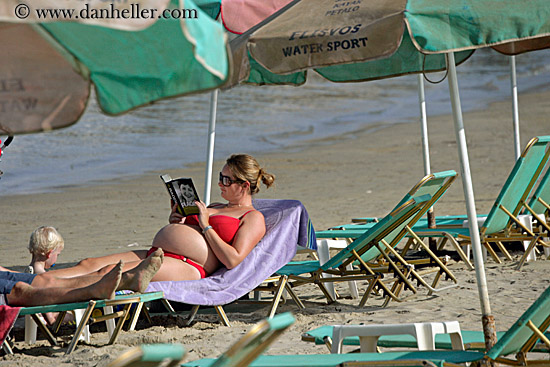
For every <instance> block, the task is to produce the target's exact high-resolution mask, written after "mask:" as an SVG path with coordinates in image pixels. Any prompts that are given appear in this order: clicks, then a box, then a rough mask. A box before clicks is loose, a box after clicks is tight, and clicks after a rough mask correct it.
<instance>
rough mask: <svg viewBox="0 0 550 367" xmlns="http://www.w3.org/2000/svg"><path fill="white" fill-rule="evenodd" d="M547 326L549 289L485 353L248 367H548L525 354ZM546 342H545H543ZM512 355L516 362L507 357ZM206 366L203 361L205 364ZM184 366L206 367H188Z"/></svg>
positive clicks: (277, 358) (321, 358)
mask: <svg viewBox="0 0 550 367" xmlns="http://www.w3.org/2000/svg"><path fill="white" fill-rule="evenodd" d="M549 324H550V288H548V289H546V290H545V291H544V292H543V293H542V295H541V296H540V297H539V298H538V299H537V300H536V301H535V302H534V303H533V304H532V305H531V307H529V308H528V309H527V311H525V313H524V314H523V315H522V316H521V317H520V318H519V319H518V320H517V321H516V322H515V323H514V324H513V325H512V327H510V328H509V329H508V330H507V331H506V332H505V333H504V334H502V336H501V337H500V338H499V340H498V342H497V343H496V344H495V345H494V346H493V347H492V348H491V349H490V350H489V351H488V352H487V353H483V352H480V351H472V350H465V351H462V350H433V351H432V350H428V351H399V352H384V353H346V354H300V355H296V354H294V355H269V356H267V355H261V356H260V357H258V358H257V359H256V360H254V361H253V362H252V363H250V366H251V367H335V366H411V365H412V366H420V365H422V363H425V365H427V366H434V365H435V366H457V365H458V364H464V363H470V362H481V361H482V360H487V361H494V362H497V363H502V364H507V365H512V366H517V365H528V366H536V365H539V366H542V365H544V366H547V365H548V360H547V359H546V360H531V359H529V360H527V359H526V353H527V352H529V351H531V350H532V349H533V346H534V345H535V343H536V342H537V340H538V339H541V340H544V343H545V344H546V345H547V346H549V347H550V341H549V340H548V339H546V338H545V337H544V334H543V332H544V331H545V330H546V329H547V328H548V326H549ZM545 339H546V340H545ZM510 355H514V356H515V359H511V358H509V357H507V356H510ZM205 362H206V361H205ZM186 366H208V364H206V363H205V364H200V365H199V364H189V365H186Z"/></svg>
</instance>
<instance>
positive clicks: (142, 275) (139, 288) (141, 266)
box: [31, 249, 163, 292]
mask: <svg viewBox="0 0 550 367" xmlns="http://www.w3.org/2000/svg"><path fill="white" fill-rule="evenodd" d="M162 261H163V252H162V250H161V249H158V250H156V251H155V252H154V253H152V254H151V256H149V257H148V258H146V259H145V260H143V261H136V262H133V263H132V264H130V265H127V264H124V268H125V269H127V268H129V269H130V270H128V271H126V272H124V273H123V274H122V280H121V282H120V286H119V288H118V289H117V290H122V289H124V290H131V291H134V292H144V291H145V289H146V288H147V286H148V285H149V282H150V281H151V279H152V278H153V276H154V275H155V273H156V272H157V271H158V270H159V269H160V267H161V265H162ZM108 269H109V272H110V271H112V269H113V266H108ZM109 272H107V274H108V273H109ZM100 273H101V274H104V272H103V271H101V270H100V272H98V273H97V274H93V275H83V276H78V277H73V278H58V277H57V276H56V272H55V271H49V272H46V273H42V274H38V275H36V277H35V278H34V280H33V281H32V283H31V285H32V286H33V287H35V288H52V287H60V288H82V287H86V286H88V285H91V284H94V283H97V282H98V281H99V280H100V279H101V278H102V277H103V275H98V274H100Z"/></svg>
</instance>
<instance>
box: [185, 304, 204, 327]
mask: <svg viewBox="0 0 550 367" xmlns="http://www.w3.org/2000/svg"><path fill="white" fill-rule="evenodd" d="M199 307H200V306H199V305H194V306H193V308H191V311H190V312H189V316H188V317H187V320H185V326H189V325H191V323H192V322H193V320H194V319H195V316H197V312H199Z"/></svg>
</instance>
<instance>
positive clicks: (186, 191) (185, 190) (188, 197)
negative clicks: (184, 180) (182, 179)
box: [180, 184, 195, 202]
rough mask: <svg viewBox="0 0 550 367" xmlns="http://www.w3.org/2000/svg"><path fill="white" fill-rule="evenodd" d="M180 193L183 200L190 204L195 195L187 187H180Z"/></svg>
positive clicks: (191, 189) (190, 188)
mask: <svg viewBox="0 0 550 367" xmlns="http://www.w3.org/2000/svg"><path fill="white" fill-rule="evenodd" d="M180 191H181V194H182V195H183V197H184V198H185V200H187V201H188V202H192V201H193V199H194V198H195V193H194V192H193V188H192V187H191V186H189V185H183V184H182V185H180Z"/></svg>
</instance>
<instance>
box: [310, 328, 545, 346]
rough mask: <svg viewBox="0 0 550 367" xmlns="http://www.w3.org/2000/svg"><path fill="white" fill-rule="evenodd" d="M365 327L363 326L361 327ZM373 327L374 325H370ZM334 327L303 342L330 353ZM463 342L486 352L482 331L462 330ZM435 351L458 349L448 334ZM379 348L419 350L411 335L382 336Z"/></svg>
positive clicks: (439, 337) (349, 341)
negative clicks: (317, 346)
mask: <svg viewBox="0 0 550 367" xmlns="http://www.w3.org/2000/svg"><path fill="white" fill-rule="evenodd" d="M361 326H363V325H361ZM369 326H372V325H369ZM333 328H334V327H333V326H332V325H324V326H319V327H317V328H315V329H312V330H309V331H306V332H305V333H303V334H302V340H303V341H305V342H310V343H315V344H316V345H324V346H326V347H327V348H328V350H329V352H330V351H331V350H332V345H333V340H332V337H333V336H332V334H333ZM460 333H461V336H462V341H463V344H464V350H477V351H481V352H483V351H485V349H486V348H485V336H484V335H483V332H482V331H477V330H462V329H461V330H460ZM504 333H505V332H504V331H497V340H499V339H500V338H501V337H502V336H503V335H504ZM544 335H545V337H546V338H550V332H548V331H547V332H545V333H544ZM434 342H435V344H434V349H456V348H453V343H452V340H451V337H450V335H448V334H436V335H435V337H434ZM342 345H347V346H351V347H359V346H360V340H359V337H358V336H347V337H345V338H343V340H342ZM377 346H378V347H379V348H411V349H414V348H418V343H417V340H416V339H415V338H414V336H412V335H410V334H403V335H381V336H380V337H379V338H378V344H377ZM531 352H533V353H550V348H549V347H548V346H546V345H545V344H544V343H543V342H542V341H540V340H539V341H538V342H537V343H536V344H535V346H534V347H533V349H532V350H531Z"/></svg>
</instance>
